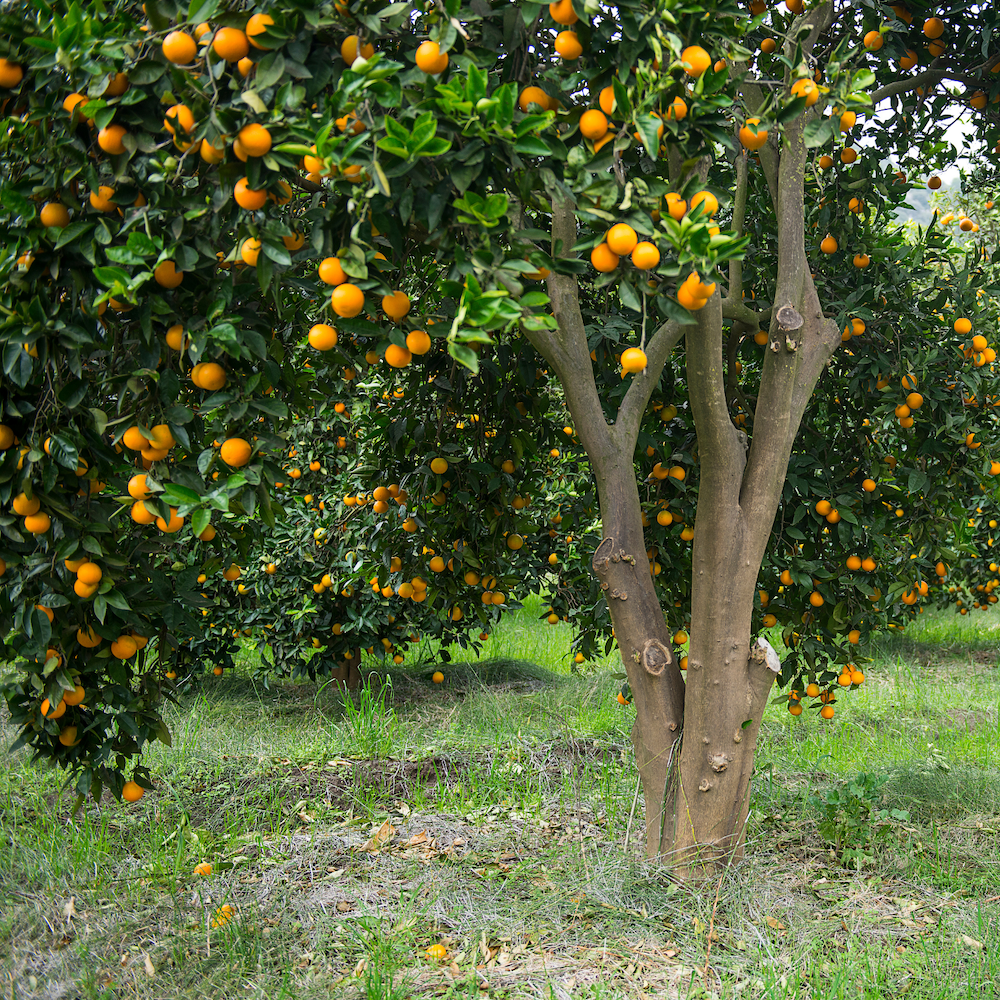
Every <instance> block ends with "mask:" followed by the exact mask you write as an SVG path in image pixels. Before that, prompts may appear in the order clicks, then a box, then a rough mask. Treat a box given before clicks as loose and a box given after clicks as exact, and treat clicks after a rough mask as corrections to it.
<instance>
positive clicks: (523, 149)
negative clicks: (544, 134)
mask: <svg viewBox="0 0 1000 1000" xmlns="http://www.w3.org/2000/svg"><path fill="white" fill-rule="evenodd" d="M514 151H515V152H517V153H520V154H521V155H522V156H548V155H549V154H550V153H551V152H552V151H551V149H549V144H548V143H547V142H546V141H545V140H544V139H540V138H539V137H538V136H534V135H526V136H525V137H524V138H523V139H518V140H517V142H516V143H514Z"/></svg>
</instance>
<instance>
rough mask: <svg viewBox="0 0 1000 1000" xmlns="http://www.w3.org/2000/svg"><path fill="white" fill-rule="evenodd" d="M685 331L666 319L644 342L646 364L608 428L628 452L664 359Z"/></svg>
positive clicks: (634, 377) (636, 435) (665, 360)
mask: <svg viewBox="0 0 1000 1000" xmlns="http://www.w3.org/2000/svg"><path fill="white" fill-rule="evenodd" d="M684 330H685V327H683V326H681V324H680V323H678V322H677V321H676V320H668V321H667V322H666V323H664V324H663V325H662V326H660V327H659V329H657V330H656V332H655V333H654V334H653V336H652V337H650V338H649V342H648V344H647V345H646V367H645V368H644V369H643V370H642V371H641V372H640V373H639V374H637V375H634V376H633V377H632V384H631V385H630V386H629V387H628V392H626V393H625V398H624V399H623V400H622V402H621V405H620V406H619V407H618V416H617V418H616V419H615V423H614V427H612V428H611V434H612V436H613V437H614V439H615V442H616V444H617V446H618V447H619V448H623V449H625V450H626V451H628V452H629V453H630V454H631V451H632V449H633V448H635V442H636V440H637V438H638V436H639V424H641V423H642V415H643V413H644V412H645V410H646V404H647V403H648V402H649V397H650V396H651V395H652V394H653V389H654V388H655V387H656V384H657V383H658V382H659V381H660V374H661V372H662V371H663V366H664V365H665V364H666V363H667V358H668V357H670V352H671V351H672V350H673V349H674V346H675V345H676V344H677V341H678V340H680V339H681V337H682V336H683V335H684Z"/></svg>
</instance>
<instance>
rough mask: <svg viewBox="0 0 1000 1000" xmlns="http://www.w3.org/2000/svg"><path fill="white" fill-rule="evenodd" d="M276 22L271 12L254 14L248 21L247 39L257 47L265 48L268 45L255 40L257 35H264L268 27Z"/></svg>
mask: <svg viewBox="0 0 1000 1000" xmlns="http://www.w3.org/2000/svg"><path fill="white" fill-rule="evenodd" d="M273 24H274V18H273V17H271V15H270V14H254V15H253V16H252V17H251V18H250V20H249V21H247V26H246V29H245V30H246V36H247V41H248V42H249V43H250V44H251V45H252V46H253V47H254V48H255V49H263V48H265V47H266V46H264V45H261V44H260V42H257V41H255V40H254V39H255V37H256V36H257V35H262V34H263V33H264V32H265V31H267V29H268V28H269V27H270V26H271V25H273Z"/></svg>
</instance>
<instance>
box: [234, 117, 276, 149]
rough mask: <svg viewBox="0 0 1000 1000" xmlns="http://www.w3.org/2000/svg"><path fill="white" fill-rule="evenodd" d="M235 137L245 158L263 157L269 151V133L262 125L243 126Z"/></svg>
mask: <svg viewBox="0 0 1000 1000" xmlns="http://www.w3.org/2000/svg"><path fill="white" fill-rule="evenodd" d="M236 137H237V138H238V139H239V141H240V145H241V146H242V147H243V149H244V150H245V151H246V154H247V156H263V155H264V154H265V153H267V152H269V151H270V149H271V133H270V132H268V130H267V129H266V128H264V126H263V125H258V124H256V123H253V124H251V125H244V126H243V128H241V129H240V130H239V132H238V133H237V136H236Z"/></svg>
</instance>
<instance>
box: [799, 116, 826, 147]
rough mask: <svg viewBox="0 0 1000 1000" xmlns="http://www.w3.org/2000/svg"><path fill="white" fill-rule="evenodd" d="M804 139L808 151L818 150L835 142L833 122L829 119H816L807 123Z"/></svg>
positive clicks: (803, 133)
mask: <svg viewBox="0 0 1000 1000" xmlns="http://www.w3.org/2000/svg"><path fill="white" fill-rule="evenodd" d="M802 138H803V141H804V142H805V145H806V148H807V149H816V148H817V147H818V146H826V145H827V144H828V143H831V142H833V122H832V121H831V119H829V118H814V119H813V120H812V121H810V122H807V123H806V127H805V128H804V129H803V131H802Z"/></svg>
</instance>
